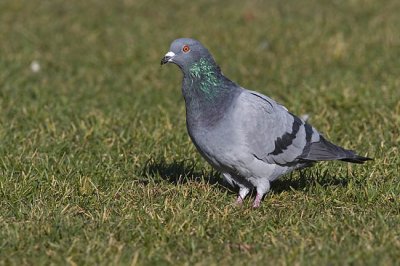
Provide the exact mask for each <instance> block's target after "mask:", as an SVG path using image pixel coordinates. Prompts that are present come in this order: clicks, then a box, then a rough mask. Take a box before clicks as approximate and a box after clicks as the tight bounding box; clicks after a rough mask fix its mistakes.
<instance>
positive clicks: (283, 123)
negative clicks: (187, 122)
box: [235, 90, 320, 166]
mask: <svg viewBox="0 0 400 266" xmlns="http://www.w3.org/2000/svg"><path fill="white" fill-rule="evenodd" d="M235 109H236V110H237V115H236V116H237V121H239V125H240V132H241V134H240V136H241V137H242V138H243V141H244V142H245V143H246V146H247V147H248V149H249V150H250V152H251V153H252V154H253V155H254V156H255V157H256V158H258V159H259V160H262V161H265V162H268V163H271V164H279V165H282V166H291V165H296V164H297V163H304V161H303V160H299V157H301V155H302V154H303V153H304V151H306V150H307V147H309V145H310V143H311V142H317V141H319V140H320V134H319V133H318V131H316V130H315V129H314V128H313V127H311V126H310V125H308V124H306V123H305V122H304V121H302V120H301V119H300V118H298V117H297V116H295V115H293V114H291V113H289V112H288V110H287V109H286V108H285V107H284V106H282V105H280V104H278V103H277V102H275V101H274V100H272V99H270V98H269V97H267V96H265V95H263V94H260V93H257V92H253V91H248V90H244V91H243V92H242V94H241V95H240V96H239V97H238V101H237V106H236V107H235Z"/></svg>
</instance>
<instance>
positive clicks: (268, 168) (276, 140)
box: [161, 38, 370, 207]
mask: <svg viewBox="0 0 400 266" xmlns="http://www.w3.org/2000/svg"><path fill="white" fill-rule="evenodd" d="M165 63H174V64H176V65H178V66H179V68H180V69H181V70H182V73H183V82H182V93H183V96H184V99H185V104H186V123H187V129H188V133H189V135H190V138H191V139H192V141H193V143H194V145H195V146H196V148H197V150H198V151H199V152H200V154H201V155H202V156H203V157H204V158H205V159H206V160H207V161H208V162H209V163H210V164H211V165H212V166H213V167H214V168H215V169H217V170H218V171H220V172H222V173H223V176H224V178H225V180H226V181H228V182H229V183H230V184H231V185H237V186H239V196H238V199H237V203H239V204H240V203H242V200H243V199H244V198H245V197H246V195H247V194H248V193H249V191H250V190H251V189H252V188H255V189H256V190H257V196H256V199H255V201H254V203H253V206H254V207H258V206H259V205H260V202H261V199H262V197H263V196H264V195H265V194H266V193H267V192H268V190H269V188H270V182H271V181H273V180H275V179H277V178H278V177H279V176H281V175H283V174H286V173H289V172H291V171H293V170H295V169H299V168H304V167H308V166H311V165H313V164H314V163H315V162H318V161H329V160H341V161H345V162H352V163H363V162H365V161H366V160H370V158H367V157H362V156H359V155H357V154H356V153H355V152H354V151H351V150H346V149H344V148H341V147H339V146H336V145H334V144H332V143H331V142H329V141H328V140H326V139H325V138H324V137H323V136H322V135H321V134H320V133H319V132H318V131H317V130H316V129H315V128H313V127H312V126H310V125H309V124H307V123H306V122H304V121H303V120H301V119H300V118H298V117H296V116H295V115H293V114H291V113H290V112H288V110H287V109H286V108H285V107H284V106H282V105H280V104H279V103H277V102H275V101H274V100H272V99H271V98H269V97H267V96H265V95H262V94H260V93H257V92H254V91H250V90H246V89H244V88H242V87H240V86H239V85H237V84H235V83H234V82H232V81H231V80H229V79H228V78H226V77H225V76H224V75H223V74H222V72H221V71H220V68H219V67H218V65H217V64H216V63H215V60H214V59H213V57H212V56H211V54H210V53H209V52H208V50H207V49H206V48H205V47H203V46H202V45H201V43H200V42H198V41H196V40H194V39H189V38H182V39H177V40H175V41H173V42H172V44H171V47H170V51H169V52H168V53H167V54H166V55H165V57H164V58H163V59H162V60H161V64H165Z"/></svg>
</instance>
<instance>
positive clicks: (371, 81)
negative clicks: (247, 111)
mask: <svg viewBox="0 0 400 266" xmlns="http://www.w3.org/2000/svg"><path fill="white" fill-rule="evenodd" d="M399 13H400V2H399V1H398V0H388V1H384V2H382V1H375V0H365V1H362V0H353V1H341V0H339V1H316V0H308V1H294V0H293V1H292V0H290V1H277V0H275V1H265V2H263V1H246V2H244V1H230V2H227V3H223V2H222V1H204V0H203V1H196V2H194V1H164V2H161V1H160V2H159V3H156V2H151V1H136V0H135V1H134V0H126V1H93V0H89V1H76V0H73V1H60V0H56V1H39V0H36V1H22V0H16V1H11V0H5V1H4V0H3V1H1V2H0V264H2V265H21V264H25V265H40V264H70V265H75V264H77V265H93V264H101V265H110V264H111V265H113V264H116V265H119V264H123V265H135V264H139V265H150V264H153V265H154V264H162V265H168V264H178V265H189V264H190V265H191V264H195V263H197V264H200V265H209V264H211V265H217V264H218V265H228V264H229V265H242V264H249V265H254V264H260V265H265V264H271V265H275V264H278V265H293V264H296V265H297V264H302V265H342V264H355V265H365V264H367V265H377V264H381V265H395V264H398V263H399V250H400V198H399V195H400V182H399V174H400V151H399V144H400V75H399V73H400V60H399V58H400V49H399V47H400V27H399V25H400V16H399ZM182 36H188V37H194V38H197V39H199V40H201V41H202V42H203V43H204V44H205V45H206V46H207V47H208V48H209V49H210V51H211V52H212V53H213V54H214V56H215V57H216V59H217V62H219V64H220V66H221V68H222V70H223V71H224V73H225V74H226V75H227V76H228V77H230V78H231V79H233V80H234V81H236V82H238V83H239V84H241V85H243V86H245V87H247V88H249V89H254V90H257V91H260V92H262V93H265V94H267V95H269V96H271V97H272V98H274V99H276V100H278V101H279V102H281V103H282V104H284V105H285V106H287V107H288V108H289V109H290V110H291V111H292V112H293V113H296V114H305V113H307V114H309V115H310V116H311V120H310V122H311V123H312V124H313V125H314V126H315V127H316V128H318V129H319V130H320V131H322V132H325V134H326V136H327V137H328V138H329V139H331V140H332V141H334V142H336V143H339V144H341V145H343V146H345V147H348V148H351V149H356V150H357V151H359V152H360V154H362V155H368V156H372V157H374V158H375V160H374V161H372V162H368V163H367V164H365V165H362V166H360V165H348V164H344V163H322V164H318V165H317V166H316V167H314V168H312V169H309V170H306V171H303V172H302V173H299V172H296V173H293V174H292V175H289V176H285V177H284V178H282V179H280V180H278V181H276V182H275V183H274V184H273V186H272V191H271V193H270V194H269V195H268V196H267V197H266V198H265V200H264V201H263V204H262V207H261V208H259V209H256V210H253V209H252V208H251V201H252V199H251V198H249V199H247V200H246V202H245V205H244V206H243V207H242V208H236V207H234V206H233V204H232V203H233V202H234V199H235V194H234V193H233V192H232V191H229V190H227V189H226V188H224V187H223V186H221V185H220V182H219V181H220V177H219V175H218V173H216V172H214V171H213V170H212V169H211V168H210V166H208V165H207V163H206V162H205V161H204V160H203V159H202V158H200V156H199V155H198V153H197V152H196V151H195V148H194V146H193V145H192V144H191V142H190V140H189V138H188V135H187V133H186V129H185V110H184V103H183V100H182V97H181V94H180V82H181V73H180V71H179V70H178V68H177V67H174V66H167V67H163V68H160V66H159V62H160V59H161V57H162V56H163V55H164V54H165V53H166V52H167V51H168V48H169V44H170V42H171V41H172V40H173V39H175V38H178V37H182ZM33 60H37V61H38V62H39V63H40V65H41V70H40V72H38V73H32V71H31V70H30V64H31V62H32V61H33Z"/></svg>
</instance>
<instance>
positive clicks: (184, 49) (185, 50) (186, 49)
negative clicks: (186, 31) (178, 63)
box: [182, 44, 190, 53]
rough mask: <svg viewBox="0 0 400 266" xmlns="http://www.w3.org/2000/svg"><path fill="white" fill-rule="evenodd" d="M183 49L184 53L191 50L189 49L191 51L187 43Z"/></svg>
mask: <svg viewBox="0 0 400 266" xmlns="http://www.w3.org/2000/svg"><path fill="white" fill-rule="evenodd" d="M182 51H183V52H184V53H187V52H189V51H190V47H189V45H187V44H185V45H184V46H183V47H182Z"/></svg>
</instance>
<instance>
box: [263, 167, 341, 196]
mask: <svg viewBox="0 0 400 266" xmlns="http://www.w3.org/2000/svg"><path fill="white" fill-rule="evenodd" d="M348 183H349V181H348V178H346V177H337V176H334V175H331V174H330V173H329V172H328V171H324V172H319V171H311V170H302V171H300V175H299V176H298V178H294V174H293V173H292V174H290V175H289V176H286V177H282V178H281V179H278V180H275V181H273V182H271V191H273V192H274V193H276V194H279V193H282V192H284V191H289V190H298V191H304V190H307V188H311V187H313V186H316V185H318V186H321V187H332V186H341V187H346V186H347V184H348Z"/></svg>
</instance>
